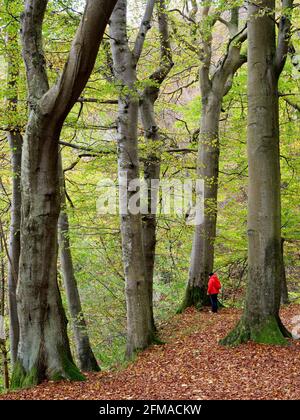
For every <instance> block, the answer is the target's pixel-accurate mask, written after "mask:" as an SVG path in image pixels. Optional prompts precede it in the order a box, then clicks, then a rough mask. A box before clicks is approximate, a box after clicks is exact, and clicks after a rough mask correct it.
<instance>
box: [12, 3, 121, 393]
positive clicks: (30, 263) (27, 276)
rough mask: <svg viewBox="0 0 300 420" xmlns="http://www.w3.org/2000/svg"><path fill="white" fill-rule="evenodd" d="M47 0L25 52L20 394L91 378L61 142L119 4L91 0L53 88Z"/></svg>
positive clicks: (33, 18)
mask: <svg viewBox="0 0 300 420" xmlns="http://www.w3.org/2000/svg"><path fill="white" fill-rule="evenodd" d="M47 3H48V1H47V0H26V2H25V10H24V13H23V16H22V47H23V58H24V62H25V66H26V75H27V85H28V92H29V99H28V101H29V120H28V124H27V128H26V132H25V136H24V143H23V153H22V167H21V185H22V208H21V231H20V232H21V235H20V236H21V253H20V264H19V281H18V289H17V307H18V318H19V326H20V338H19V346H18V356H17V360H16V363H15V366H14V370H13V376H12V384H11V386H12V388H17V387H23V386H30V385H34V384H37V383H39V382H40V381H42V380H43V379H55V380H56V379H62V378H66V379H71V380H79V379H83V376H82V375H81V374H80V372H79V370H78V368H77V367H76V366H75V364H74V362H73V359H72V355H71V352H70V347H69V341H68V336H67V328H66V324H67V320H66V317H65V313H64V309H63V306H62V302H61V296H60V291H59V288H58V284H57V221H58V216H59V211H60V191H59V177H58V151H59V150H58V149H59V148H58V142H59V137H60V132H61V128H62V124H63V122H64V120H65V118H66V116H67V115H68V113H69V111H70V109H71V108H72V107H73V105H74V103H75V101H76V100H77V98H78V97H79V95H80V93H81V92H82V90H83V88H84V86H85V84H86V82H87V80H88V78H89V75H90V74H91V71H92V69H93V66H94V63H95V60H96V56H97V52H98V49H99V45H100V42H101V39H102V37H103V34H104V30H105V27H106V25H107V22H108V19H109V17H110V15H111V12H112V10H113V7H114V4H115V2H114V1H105V0H96V1H95V0H94V1H90V0H88V1H87V3H86V7H85V10H84V13H83V16H82V20H81V22H80V24H79V28H78V30H77V33H76V35H75V38H74V41H73V43H72V46H71V50H70V54H69V58H68V61H67V63H66V65H65V67H64V71H63V74H62V76H61V77H60V78H59V80H58V81H57V83H56V84H55V85H54V86H53V87H52V88H49V83H48V77H47V73H46V66H45V58H44V53H43V47H42V26H43V20H44V14H45V11H46V8H47Z"/></svg>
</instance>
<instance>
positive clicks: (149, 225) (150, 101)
mask: <svg viewBox="0 0 300 420" xmlns="http://www.w3.org/2000/svg"><path fill="white" fill-rule="evenodd" d="M157 14H158V28H159V35H160V50H161V52H160V63H159V66H158V68H157V69H156V70H155V71H154V72H153V73H152V74H151V75H150V77H149V80H150V83H151V84H149V86H147V87H146V88H145V89H144V92H143V95H142V98H141V100H140V114H141V119H142V123H143V128H144V136H145V140H146V144H147V147H149V153H148V154H147V156H146V159H145V161H144V179H145V181H146V183H147V203H148V204H147V206H148V213H147V214H144V215H143V242H144V255H145V275H146V282H147V284H148V293H149V301H150V312H151V319H152V321H151V322H152V328H153V331H155V330H156V327H155V322H154V314H153V275H154V262H155V248H156V210H157V202H156V201H155V194H153V193H152V189H153V188H155V187H154V185H155V184H154V183H153V181H154V180H155V182H158V181H159V179H160V162H161V158H160V156H161V150H162V145H161V137H160V134H159V127H158V125H157V122H156V117H155V102H156V100H157V99H158V96H159V92H160V86H161V84H162V83H163V81H164V80H165V79H166V77H167V76H168V74H169V72H170V71H171V69H172V67H173V65H174V64H173V61H172V50H171V44H170V37H169V27H168V17H167V14H166V5H165V0H159V1H158V2H157Z"/></svg>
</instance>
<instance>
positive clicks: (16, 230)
mask: <svg viewBox="0 0 300 420" xmlns="http://www.w3.org/2000/svg"><path fill="white" fill-rule="evenodd" d="M18 30H19V27H18V25H17V24H16V23H11V24H10V25H8V29H7V36H6V46H7V56H8V65H7V87H8V89H7V112H8V120H9V121H8V131H7V134H6V136H7V140H8V144H9V148H10V155H11V158H10V160H11V172H12V197H11V212H10V214H11V220H10V235H9V250H8V253H9V258H8V308H9V323H10V326H9V337H10V355H11V362H12V365H14V363H15V361H16V358H17V352H18V342H19V321H18V313H17V298H16V291H17V282H18V271H19V258H20V224H21V159H22V143H23V138H22V135H21V133H20V131H19V129H18V127H17V126H16V123H15V122H14V121H15V119H16V115H17V113H18V106H17V104H18V78H19V55H18V53H19V46H18Z"/></svg>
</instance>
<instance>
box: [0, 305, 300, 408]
mask: <svg viewBox="0 0 300 420" xmlns="http://www.w3.org/2000/svg"><path fill="white" fill-rule="evenodd" d="M297 315H300V306H299V305H291V306H289V307H286V308H284V309H283V311H282V319H283V321H284V322H285V324H286V325H287V326H288V327H291V322H292V319H293V317H295V316H297ZM239 316H240V312H239V311H238V310H235V309H224V310H222V311H221V312H220V313H219V314H218V315H215V314H211V313H209V312H197V311H195V310H194V309H188V310H187V311H186V312H185V313H184V314H182V315H176V316H174V317H173V319H171V320H170V321H169V322H168V323H167V324H165V325H163V326H162V329H161V336H162V338H163V340H165V341H166V344H165V345H162V346H153V347H151V348H149V349H148V350H146V351H145V352H143V353H141V354H140V355H139V356H138V359H137V360H136V361H135V362H134V363H132V364H130V365H129V366H128V367H127V368H126V369H124V370H122V371H120V372H101V373H99V374H88V375H87V381H85V382H77V383H74V382H60V383H54V382H53V383H44V384H41V385H40V386H38V387H35V388H33V389H29V390H25V391H21V392H15V393H9V394H6V395H3V396H2V398H1V397H0V399H96V400H100V399H105V400H109V399H124V400H130V399H145V400H156V399H163V400H168V399H173V400H180V399H194V400H207V399H222V400H224V399H300V341H299V340H292V341H291V344H290V345H289V346H286V347H281V346H267V345H258V344H254V343H248V344H244V345H241V346H239V347H235V348H228V347H222V346H219V345H218V341H219V339H220V338H222V337H224V336H225V335H226V334H227V332H228V331H229V330H230V329H231V328H232V327H233V326H234V324H235V323H236V322H237V320H238V318H239Z"/></svg>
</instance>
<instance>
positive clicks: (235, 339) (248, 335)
mask: <svg viewBox="0 0 300 420" xmlns="http://www.w3.org/2000/svg"><path fill="white" fill-rule="evenodd" d="M290 337H291V334H290V333H289V332H288V330H287V329H286V328H285V327H284V325H283V324H282V322H281V320H280V319H279V317H278V318H277V317H269V318H267V319H265V320H263V321H261V322H260V323H258V324H250V323H249V322H247V320H245V319H244V318H241V320H240V321H239V322H238V324H237V325H236V326H235V328H234V329H233V330H232V331H230V333H229V334H228V335H227V336H226V337H225V338H223V339H222V340H220V344H221V345H224V346H237V345H239V344H243V343H246V342H247V341H254V342H255V343H259V344H274V345H286V344H288V343H287V340H286V338H290Z"/></svg>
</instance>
